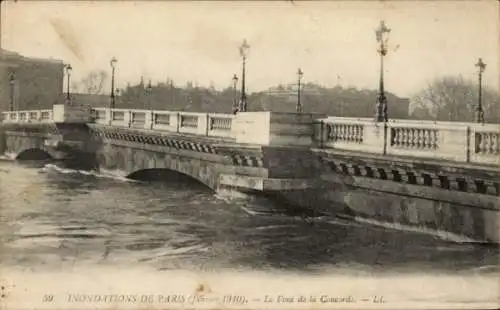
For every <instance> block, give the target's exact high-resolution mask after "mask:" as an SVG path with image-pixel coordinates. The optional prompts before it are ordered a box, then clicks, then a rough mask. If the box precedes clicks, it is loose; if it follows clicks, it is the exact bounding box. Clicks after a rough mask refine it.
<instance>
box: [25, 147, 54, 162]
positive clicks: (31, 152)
mask: <svg viewBox="0 0 500 310" xmlns="http://www.w3.org/2000/svg"><path fill="white" fill-rule="evenodd" d="M16 159H17V160H51V159H53V158H52V156H51V155H50V154H49V153H47V152H46V151H44V150H42V149H39V148H29V149H26V150H23V151H21V152H20V153H19V154H17V156H16Z"/></svg>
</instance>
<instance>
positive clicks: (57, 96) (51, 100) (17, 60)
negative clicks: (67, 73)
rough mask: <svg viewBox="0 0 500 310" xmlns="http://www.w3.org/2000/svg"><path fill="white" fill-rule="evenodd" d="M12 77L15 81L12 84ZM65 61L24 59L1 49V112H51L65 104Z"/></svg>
mask: <svg viewBox="0 0 500 310" xmlns="http://www.w3.org/2000/svg"><path fill="white" fill-rule="evenodd" d="M11 76H12V77H13V78H14V79H13V82H12V83H11ZM63 79H64V63H63V62H62V60H53V59H38V58H31V57H24V56H22V55H20V54H18V53H15V52H11V51H7V50H4V49H1V48H0V110H1V111H7V110H9V106H10V102H11V100H12V99H13V103H14V109H15V110H29V109H50V108H51V107H52V105H53V104H55V103H62V102H64V96H63Z"/></svg>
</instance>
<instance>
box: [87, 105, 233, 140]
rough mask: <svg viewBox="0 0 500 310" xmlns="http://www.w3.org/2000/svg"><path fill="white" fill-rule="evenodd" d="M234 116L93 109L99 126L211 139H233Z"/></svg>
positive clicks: (95, 120) (94, 117)
mask: <svg viewBox="0 0 500 310" xmlns="http://www.w3.org/2000/svg"><path fill="white" fill-rule="evenodd" d="M233 117H234V116H233V115H232V114H218V113H193V112H175V111H154V110H135V109H107V108H94V109H93V119H94V122H95V123H98V124H103V125H108V126H116V127H126V128H137V129H146V130H158V131H169V132H177V133H186V134H195V135H204V136H210V137H228V138H230V137H232V120H233Z"/></svg>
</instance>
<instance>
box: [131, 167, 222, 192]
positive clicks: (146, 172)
mask: <svg viewBox="0 0 500 310" xmlns="http://www.w3.org/2000/svg"><path fill="white" fill-rule="evenodd" d="M127 178H129V179H132V180H137V181H147V182H163V183H171V184H179V185H188V186H192V187H196V188H205V189H210V190H211V191H213V189H212V188H210V186H208V185H207V184H205V183H203V182H201V181H200V180H198V179H196V178H194V177H192V176H190V175H187V174H184V173H182V172H179V171H175V170H171V169H167V168H150V169H141V170H137V171H134V172H132V173H130V174H129V175H127Z"/></svg>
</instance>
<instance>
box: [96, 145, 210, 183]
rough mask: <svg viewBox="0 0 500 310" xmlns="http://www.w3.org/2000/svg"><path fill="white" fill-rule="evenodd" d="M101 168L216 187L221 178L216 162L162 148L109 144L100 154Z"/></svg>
mask: <svg viewBox="0 0 500 310" xmlns="http://www.w3.org/2000/svg"><path fill="white" fill-rule="evenodd" d="M96 159H97V160H98V165H99V167H100V168H102V169H109V170H115V171H120V172H121V174H122V175H123V176H126V177H127V178H131V179H145V180H148V178H150V177H151V176H154V175H155V174H158V175H162V177H165V178H166V179H167V180H176V179H179V180H180V179H182V180H188V178H189V179H191V180H195V181H197V182H198V183H202V184H204V185H205V186H206V187H208V188H210V189H211V190H216V189H217V185H218V178H219V174H220V172H219V169H218V167H217V164H215V163H212V162H207V161H205V160H203V159H201V158H192V157H183V156H178V155H173V154H168V153H163V152H155V151H149V150H140V149H132V148H127V147H117V146H111V145H108V146H107V147H106V148H104V149H102V150H101V151H100V152H99V154H97V156H96Z"/></svg>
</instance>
